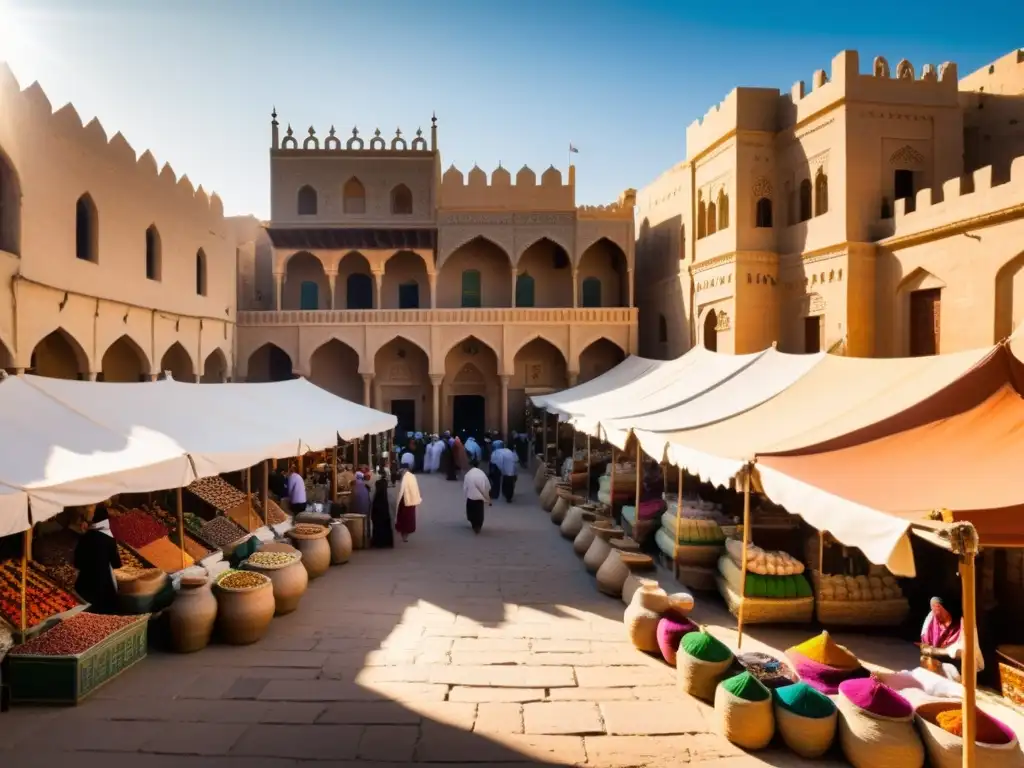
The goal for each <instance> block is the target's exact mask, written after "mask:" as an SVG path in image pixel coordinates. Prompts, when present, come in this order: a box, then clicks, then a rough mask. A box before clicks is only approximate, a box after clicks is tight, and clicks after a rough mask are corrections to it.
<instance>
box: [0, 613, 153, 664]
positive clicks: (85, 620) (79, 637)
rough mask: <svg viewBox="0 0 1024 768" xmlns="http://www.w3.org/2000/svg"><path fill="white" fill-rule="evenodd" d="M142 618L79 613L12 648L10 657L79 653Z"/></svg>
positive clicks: (75, 654)
mask: <svg viewBox="0 0 1024 768" xmlns="http://www.w3.org/2000/svg"><path fill="white" fill-rule="evenodd" d="M141 620H142V619H141V618H140V617H138V616H101V615H100V614H97V613H78V614H75V615H74V616H72V617H70V618H67V619H65V620H64V621H62V622H61V623H60V624H58V625H57V626H55V627H54V628H53V629H48V630H47V631H46V632H43V634H41V635H39V636H38V637H34V638H32V639H31V640H29V641H28V642H27V643H25V644H24V645H19V646H17V647H16V648H14V650H12V651H11V654H10V655H11V656H77V655H78V654H80V653H84V652H85V651H87V650H89V649H90V648H92V647H93V646H94V645H96V644H97V643H99V642H102V641H103V640H106V639H107V638H108V637H110V636H111V635H112V634H114V633H115V632H116V631H117V630H119V629H124V628H125V627H128V626H131V625H132V624H135V623H136V622H138V621H141Z"/></svg>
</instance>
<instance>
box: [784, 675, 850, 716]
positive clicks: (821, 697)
mask: <svg viewBox="0 0 1024 768" xmlns="http://www.w3.org/2000/svg"><path fill="white" fill-rule="evenodd" d="M772 695H773V697H774V698H775V703H776V704H778V705H779V707H781V708H782V709H784V710H786V711H787V712H792V713H793V714H794V715H799V716H800V717H807V718H811V719H814V720H818V719H820V718H823V717H828V716H829V715H831V714H832V713H833V712H835V711H836V705H835V703H834V702H833V701H832V699H830V698H829V697H828V696H826V695H825V694H823V693H820V692H819V691H816V690H815V689H814V688H812V687H811V686H809V685H808V684H807V683H793V684H792V685H786V686H783V687H782V688H776V689H775V690H774V691H773V692H772Z"/></svg>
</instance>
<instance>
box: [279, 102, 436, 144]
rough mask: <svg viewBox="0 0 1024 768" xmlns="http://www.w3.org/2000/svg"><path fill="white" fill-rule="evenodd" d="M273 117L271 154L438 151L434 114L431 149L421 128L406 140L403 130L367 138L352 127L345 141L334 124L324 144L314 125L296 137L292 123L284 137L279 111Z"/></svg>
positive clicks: (431, 127)
mask: <svg viewBox="0 0 1024 768" xmlns="http://www.w3.org/2000/svg"><path fill="white" fill-rule="evenodd" d="M270 118H271V119H270V149H271V151H272V152H282V151H283V152H289V153H290V152H321V153H324V152H329V153H331V154H335V153H342V152H344V153H348V154H356V153H364V154H367V153H373V154H378V153H380V152H388V153H405V154H414V153H415V154H421V153H424V152H436V151H437V115H432V116H431V118H430V145H429V147H428V145H427V140H426V139H425V138H423V129H422V128H417V129H416V135H415V137H414V138H413V139H411V140H408V139H406V138H405V136H404V134H403V133H402V129H401V128H396V129H395V135H394V136H393V137H392V138H391V139H386V138H384V136H383V135H382V134H381V131H380V128H377V129H375V130H374V132H373V136H372V137H371V138H370V139H364V138H363V137H362V136H361V135H360V133H359V128H358V127H357V126H353V127H352V135H351V136H350V137H349V138H348V139H345V140H344V142H343V140H342V139H341V138H339V137H338V135H337V131H336V130H335V128H334V126H333V125H332V126H331V128H330V130H329V131H328V132H327V136H326V137H325V138H324V140H323V142H322V144H321V141H320V137H319V136H317V134H316V129H315V128H314V127H313V126H312V125H311V126H309V129H308V131H307V132H306V134H307V135H306V136H304V137H301V138H299V137H296V136H295V132H294V131H293V130H292V126H291V124H289V125H288V127H287V128H286V129H285V133H284V138H281V128H280V123H278V121H277V109H276V108H275V109H274V110H273V111H272V112H271V114H270Z"/></svg>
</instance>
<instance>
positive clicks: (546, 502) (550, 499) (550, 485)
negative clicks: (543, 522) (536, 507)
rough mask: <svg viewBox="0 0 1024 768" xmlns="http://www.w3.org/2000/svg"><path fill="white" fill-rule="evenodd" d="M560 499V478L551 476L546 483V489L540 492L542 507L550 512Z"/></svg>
mask: <svg viewBox="0 0 1024 768" xmlns="http://www.w3.org/2000/svg"><path fill="white" fill-rule="evenodd" d="M557 500H558V478H557V477H549V478H548V481H547V483H545V484H544V490H543V491H541V492H540V508H541V509H543V510H544V511H545V512H550V511H551V509H552V508H553V507H554V506H555V502H556V501H557Z"/></svg>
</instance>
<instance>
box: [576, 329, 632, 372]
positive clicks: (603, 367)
mask: <svg viewBox="0 0 1024 768" xmlns="http://www.w3.org/2000/svg"><path fill="white" fill-rule="evenodd" d="M625 359H626V354H625V352H623V351H622V349H621V348H620V347H619V346H618V345H617V344H615V343H613V342H611V341H609V340H608V339H606V338H604V337H603V336H602V337H601V338H600V339H598V340H597V341H595V342H593V343H592V344H590V345H589V346H587V347H586V348H585V349H584V350H583V351H582V352H580V374H579V378H578V379H577V383H578V384H582V383H583V382H585V381H590V380H591V379H594V378H597V377H598V376H600V375H601V374H602V373H606V372H608V371H610V370H611V369H612V368H614V367H615V366H616V365H618V364H619V363H621V362H622V361H623V360H625Z"/></svg>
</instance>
